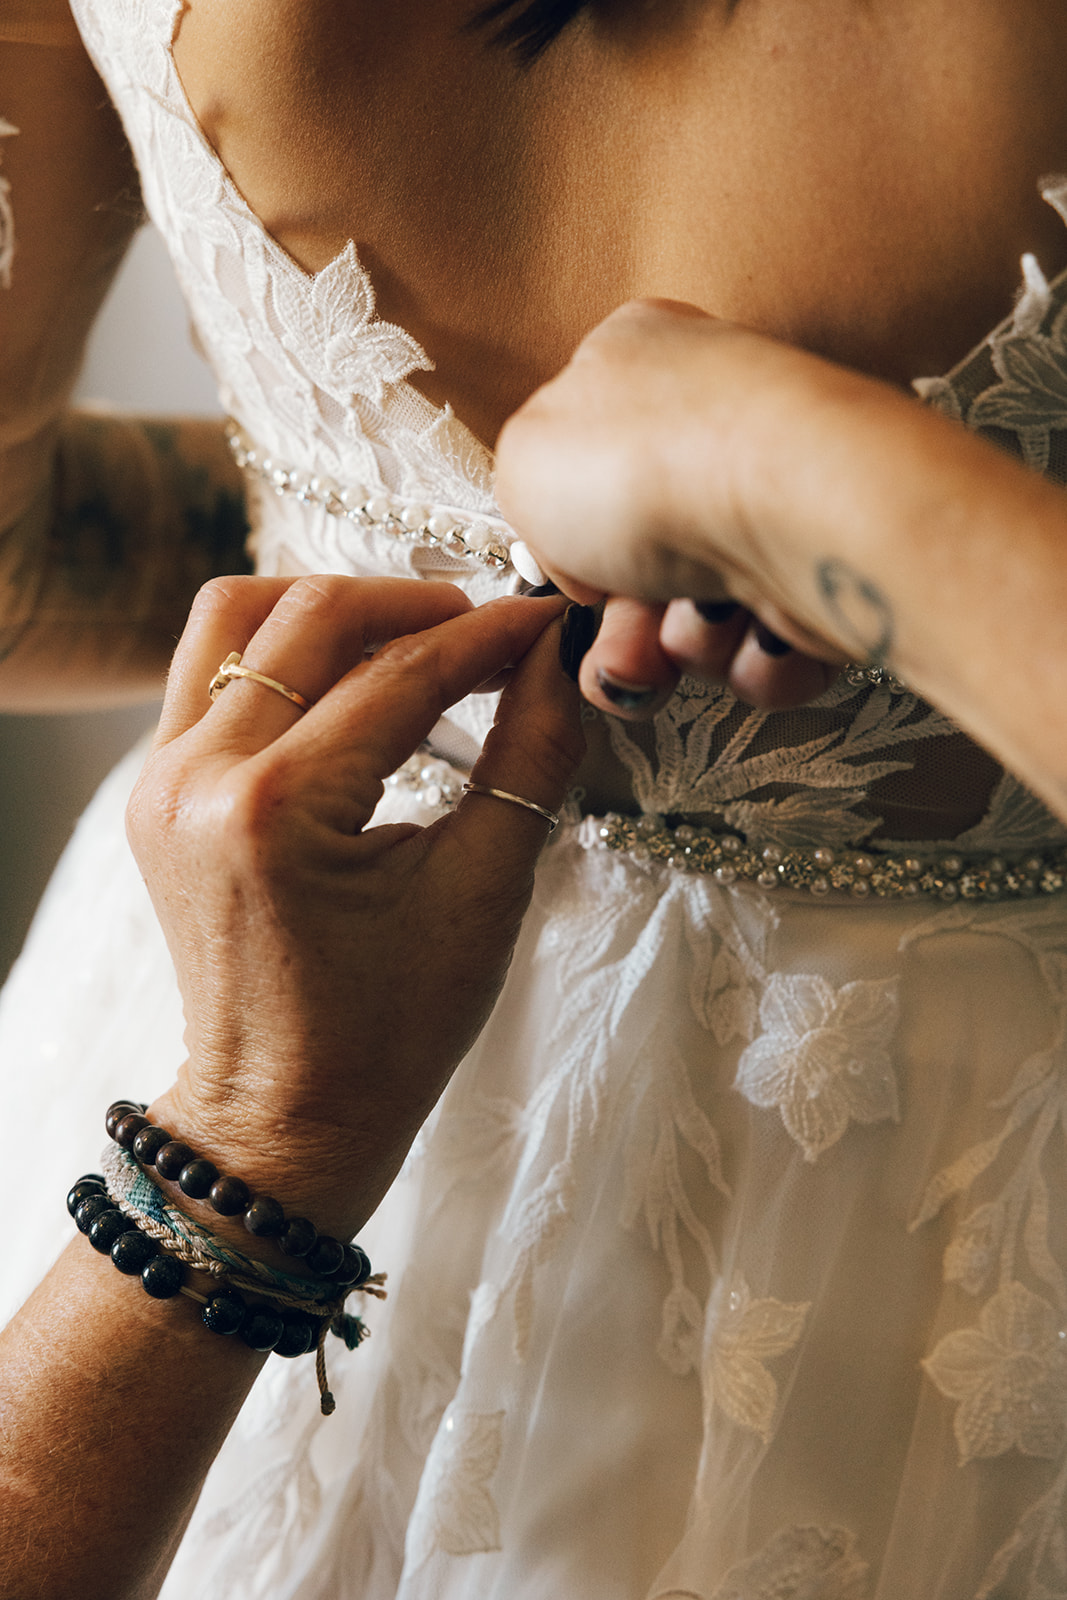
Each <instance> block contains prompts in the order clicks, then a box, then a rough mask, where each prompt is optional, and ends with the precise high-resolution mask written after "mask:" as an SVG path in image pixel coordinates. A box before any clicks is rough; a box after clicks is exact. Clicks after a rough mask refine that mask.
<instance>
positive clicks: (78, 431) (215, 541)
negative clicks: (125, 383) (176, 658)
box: [0, 412, 247, 711]
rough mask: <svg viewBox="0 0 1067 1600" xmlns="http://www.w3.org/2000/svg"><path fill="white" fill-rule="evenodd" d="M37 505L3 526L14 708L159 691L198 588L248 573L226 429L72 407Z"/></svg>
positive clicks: (4, 643)
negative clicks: (219, 578)
mask: <svg viewBox="0 0 1067 1600" xmlns="http://www.w3.org/2000/svg"><path fill="white" fill-rule="evenodd" d="M14 454H15V452H9V455H14ZM0 465H2V463H0ZM27 498H28V503H27V504H25V505H24V506H23V508H22V510H21V512H20V514H19V515H18V516H17V518H16V519H15V520H14V521H13V522H12V523H11V524H10V525H9V526H8V527H7V528H6V529H3V530H0V704H2V706H3V709H5V710H8V711H12V710H17V711H23V710H46V711H47V710H64V709H70V708H74V707H79V706H81V707H86V706H92V705H103V704H109V703H111V704H114V703H118V702H121V701H123V700H132V699H145V698H148V697H151V696H154V695H156V694H158V693H159V692H160V690H161V687H162V679H163V674H164V672H165V670H166V666H167V663H168V662H169V660H170V656H171V654H172V652H173V649H174V645H175V643H176V641H177V638H178V636H179V635H180V633H181V630H182V628H183V626H184V624H185V620H186V617H187V615H188V612H189V607H190V605H191V603H192V600H193V597H194V596H195V594H196V592H197V590H198V589H199V588H200V586H201V585H202V584H203V583H205V582H206V581H207V580H208V579H209V578H211V577H214V576H216V575H218V574H219V573H230V572H240V571H244V570H246V569H247V557H246V554H245V550H244V543H245V537H246V534H247V524H246V519H245V509H244V492H243V484H242V480H241V476H240V473H239V472H238V470H237V468H236V466H235V464H234V462H233V459H232V457H231V454H230V451H229V448H228V445H227V442H226V439H225V436H224V433H223V429H222V425H221V424H220V423H218V422H215V421H199V420H179V419H166V420H158V421H157V420H150V419H145V418H134V417H123V416H119V415H109V414H104V413H95V414H94V413H89V412H74V413H71V414H69V415H68V416H67V417H66V418H65V419H64V421H63V422H62V424H61V426H60V428H59V431H58V438H57V441H56V446H55V454H54V457H53V458H52V465H51V468H50V470H49V471H48V472H47V474H46V475H44V476H43V477H42V478H41V479H40V480H39V482H38V483H37V485H36V487H35V491H34V492H33V494H32V496H28V497H27Z"/></svg>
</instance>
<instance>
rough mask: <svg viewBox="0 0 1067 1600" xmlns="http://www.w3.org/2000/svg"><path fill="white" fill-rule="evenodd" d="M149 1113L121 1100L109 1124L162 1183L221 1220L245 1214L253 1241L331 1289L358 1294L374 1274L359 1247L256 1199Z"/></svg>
mask: <svg viewBox="0 0 1067 1600" xmlns="http://www.w3.org/2000/svg"><path fill="white" fill-rule="evenodd" d="M145 1110H146V1107H145V1106H144V1105H143V1104H141V1103H140V1102H138V1101H135V1100H116V1101H115V1102H114V1104H113V1105H110V1106H109V1107H108V1109H107V1115H106V1117H105V1119H104V1125H105V1127H106V1128H107V1132H108V1137H109V1138H111V1139H114V1141H115V1143H116V1144H118V1145H121V1146H122V1148H123V1149H124V1150H129V1151H131V1152H132V1154H133V1155H134V1156H136V1158H137V1160H138V1161H139V1162H140V1163H141V1164H142V1166H146V1167H155V1170H156V1171H157V1172H158V1173H159V1175H160V1177H161V1178H165V1179H167V1180H168V1181H171V1182H176V1183H177V1185H178V1187H179V1188H180V1189H181V1191H182V1193H183V1194H184V1195H186V1196H188V1198H189V1199H190V1200H207V1201H208V1202H209V1203H210V1205H211V1206H212V1208H213V1209H214V1210H215V1211H216V1212H217V1213H218V1215H219V1216H221V1217H235V1216H237V1215H238V1214H243V1221H244V1225H245V1227H246V1228H247V1229H248V1231H249V1233H250V1234H252V1235H253V1237H255V1238H257V1239H273V1240H274V1242H275V1243H276V1244H277V1246H278V1248H279V1250H281V1252H282V1254H283V1255H287V1256H292V1257H296V1258H300V1259H302V1260H303V1262H304V1264H305V1266H307V1267H308V1269H309V1270H310V1271H311V1272H313V1273H314V1274H315V1276H316V1277H318V1278H326V1279H328V1280H329V1282H330V1285H331V1286H334V1285H336V1286H337V1288H339V1289H340V1288H346V1289H347V1288H351V1289H358V1288H359V1287H360V1285H361V1284H365V1283H366V1282H367V1280H368V1279H369V1278H370V1276H371V1273H372V1271H373V1268H372V1267H371V1263H370V1259H369V1257H368V1256H367V1254H366V1251H364V1250H361V1249H360V1247H359V1245H357V1244H352V1243H351V1242H349V1243H342V1241H341V1240H340V1239H335V1238H333V1236H332V1235H331V1234H328V1233H319V1231H318V1229H317V1228H316V1227H315V1224H314V1223H313V1222H311V1221H309V1220H308V1218H307V1217H288V1218H287V1217H286V1215H285V1211H284V1210H283V1208H282V1206H281V1204H280V1203H279V1202H278V1201H277V1200H275V1199H274V1198H273V1196H271V1195H253V1193H252V1191H251V1190H250V1189H249V1187H248V1185H247V1184H246V1183H245V1182H244V1180H243V1179H242V1178H235V1177H233V1176H230V1175H226V1174H221V1173H220V1172H219V1169H218V1168H217V1167H216V1166H215V1164H214V1163H213V1162H211V1161H207V1160H205V1159H204V1158H203V1157H202V1156H197V1155H196V1153H195V1151H193V1150H192V1149H191V1148H190V1146H189V1145H187V1144H185V1143H183V1142H182V1141H181V1140H178V1139H173V1138H172V1137H171V1135H170V1134H169V1133H168V1132H167V1130H166V1129H165V1128H160V1127H158V1126H157V1125H156V1124H155V1123H152V1122H149V1120H148V1118H147V1117H146V1116H145V1114H144V1113H145Z"/></svg>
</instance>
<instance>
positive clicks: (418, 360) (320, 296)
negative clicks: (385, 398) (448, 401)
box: [273, 240, 430, 403]
mask: <svg viewBox="0 0 1067 1600" xmlns="http://www.w3.org/2000/svg"><path fill="white" fill-rule="evenodd" d="M273 289H274V295H275V304H276V306H277V309H278V314H279V316H280V318H281V320H282V323H283V325H284V327H285V330H286V334H287V339H286V343H287V345H288V347H289V348H290V349H293V350H299V351H300V352H301V359H302V361H303V364H304V365H305V367H306V368H307V370H308V374H309V376H310V377H311V379H312V381H313V382H315V383H317V384H318V385H319V386H320V387H321V388H322V389H324V390H325V391H326V392H328V393H329V392H333V393H335V394H340V393H351V394H360V395H366V396H367V397H368V398H369V399H371V400H374V401H375V402H376V403H380V402H381V398H382V391H383V389H384V386H385V385H386V384H388V383H399V382H400V380H401V378H406V377H407V375H408V373H409V372H412V371H414V369H415V368H417V367H421V368H424V369H425V368H427V367H429V366H430V362H429V360H428V359H427V357H426V355H425V354H424V352H423V351H422V350H421V349H420V347H419V345H418V344H416V342H415V340H414V339H413V338H412V337H411V335H410V334H408V333H405V332H404V330H403V328H397V327H395V326H394V325H393V324H392V323H390V322H378V321H377V320H376V318H375V315H374V291H373V289H372V288H371V285H370V279H369V278H368V277H367V274H366V273H365V272H364V271H363V268H362V267H361V266H360V263H359V259H358V257H357V256H356V247H355V245H354V244H353V243H352V242H351V240H350V241H349V242H348V244H347V245H346V246H345V248H344V249H343V250H342V251H341V252H340V254H339V255H337V256H335V257H334V259H333V260H332V261H331V262H330V263H329V265H328V266H326V267H324V268H323V270H322V271H321V272H319V273H316V275H315V276H314V278H308V277H307V276H305V275H304V274H302V273H297V272H289V273H286V272H279V273H278V274H277V276H276V278H275V280H274V284H273Z"/></svg>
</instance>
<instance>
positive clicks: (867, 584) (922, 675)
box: [746, 373, 1067, 815]
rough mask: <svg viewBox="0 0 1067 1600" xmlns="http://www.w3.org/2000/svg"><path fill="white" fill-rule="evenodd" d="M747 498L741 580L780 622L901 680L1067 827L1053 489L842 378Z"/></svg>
mask: <svg viewBox="0 0 1067 1600" xmlns="http://www.w3.org/2000/svg"><path fill="white" fill-rule="evenodd" d="M806 430H810V437H809V438H808V439H807V440H805V432H806ZM746 499H747V500H748V501H749V502H750V511H751V516H750V519H749V526H750V528H751V530H752V539H753V544H754V555H753V557H752V572H751V576H750V578H749V580H748V581H750V582H752V583H753V584H754V585H758V583H759V577H758V573H759V570H760V568H763V570H765V571H766V572H768V573H772V574H774V580H773V584H772V586H771V590H770V592H771V596H772V598H773V600H774V601H775V603H776V604H779V605H781V607H782V609H783V611H784V612H786V613H788V614H791V615H792V616H794V617H795V618H796V619H797V620H798V621H799V622H801V623H802V624H804V625H805V626H807V627H809V628H810V629H811V630H812V632H813V633H815V634H816V635H819V636H822V637H823V638H826V639H827V640H829V641H830V642H831V643H832V644H834V645H835V646H837V647H838V648H839V649H841V650H843V651H844V652H845V653H847V654H848V655H850V656H852V657H854V658H856V659H859V660H862V661H867V662H871V663H874V664H878V665H883V666H886V667H888V668H889V669H890V670H892V671H893V672H895V673H896V674H898V675H899V676H900V677H901V678H902V679H903V680H904V681H905V682H906V683H908V684H909V685H910V686H912V687H913V688H915V689H916V690H917V691H918V692H919V693H921V694H923V695H924V696H925V697H926V698H927V699H929V700H931V701H932V702H933V703H935V704H936V705H938V706H940V707H941V708H942V709H943V710H944V711H946V712H947V713H948V714H949V715H950V716H952V717H953V718H954V719H955V720H956V721H958V722H959V723H960V724H961V726H962V727H964V728H965V729H966V730H967V731H968V732H969V733H971V734H972V735H973V736H974V737H975V738H976V739H978V740H979V741H980V742H981V743H983V744H984V745H986V746H987V748H989V749H990V750H991V751H992V752H993V753H994V754H995V755H996V756H997V757H998V758H999V759H1000V760H1001V761H1002V762H1003V763H1004V764H1005V765H1006V766H1008V767H1009V768H1011V769H1012V770H1013V771H1015V772H1016V773H1018V775H1019V776H1020V777H1022V778H1023V779H1024V781H1025V782H1027V783H1028V784H1029V785H1030V786H1031V787H1032V788H1034V789H1035V790H1036V791H1037V792H1038V793H1040V794H1041V795H1042V796H1043V798H1044V799H1045V800H1046V801H1047V803H1048V804H1050V805H1051V806H1052V807H1053V808H1054V809H1055V810H1056V811H1058V812H1059V813H1060V814H1061V815H1067V692H1065V691H1064V687H1063V682H1064V674H1065V669H1067V496H1065V495H1064V492H1063V490H1061V489H1060V488H1058V487H1057V486H1055V485H1053V484H1050V483H1048V482H1047V481H1046V480H1044V479H1042V478H1040V477H1039V476H1038V475H1037V474H1035V473H1033V472H1031V471H1030V470H1028V469H1026V468H1024V467H1023V466H1021V465H1020V464H1019V463H1018V462H1016V461H1014V460H1013V459H1012V458H1011V457H1009V456H1007V455H1006V454H1004V453H1003V452H1001V451H1000V450H999V449H996V448H995V447H994V446H992V445H990V444H988V443H986V442H985V441H983V440H981V439H979V438H976V437H975V436H974V435H973V434H970V433H968V432H967V431H966V430H965V429H963V428H961V427H960V426H959V425H958V424H954V423H951V422H948V421H945V420H943V419H942V418H940V417H938V416H936V415H933V414H931V413H930V412H928V411H926V410H924V409H921V408H920V407H919V406H918V405H917V404H916V403H915V402H914V401H912V400H910V399H909V398H907V397H905V396H903V395H898V394H897V393H895V392H894V391H892V390H890V389H887V388H886V387H884V386H883V385H879V384H874V383H872V382H870V381H869V380H867V379H863V378H859V377H854V376H853V375H851V374H847V373H841V374H835V375H834V377H833V380H832V381H831V382H827V383H826V384H824V385H823V386H822V387H821V389H820V392H819V393H818V394H817V395H815V394H813V396H812V399H811V403H810V408H809V413H808V416H807V418H806V420H805V421H804V422H803V423H802V424H801V425H800V426H799V427H798V429H797V430H796V435H795V439H794V441H793V442H792V443H791V444H787V445H786V446H785V448H783V449H781V450H780V451H779V452H778V453H777V454H776V455H775V456H774V457H773V458H771V459H769V460H766V459H765V460H764V462H763V464H762V466H761V468H760V470H759V472H758V474H755V473H754V474H753V475H752V479H751V490H750V492H749V493H748V494H747V495H746ZM764 593H765V594H766V593H767V590H764ZM753 597H754V598H755V591H754V593H753Z"/></svg>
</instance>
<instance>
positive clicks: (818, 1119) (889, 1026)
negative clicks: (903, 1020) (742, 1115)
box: [734, 972, 900, 1161]
mask: <svg viewBox="0 0 1067 1600" xmlns="http://www.w3.org/2000/svg"><path fill="white" fill-rule="evenodd" d="M760 1021H761V1023H762V1024H763V1032H762V1033H761V1034H760V1035H759V1037H758V1038H757V1039H755V1040H754V1041H753V1043H752V1044H750V1045H749V1046H748V1047H747V1049H746V1050H745V1051H744V1052H743V1053H742V1055H741V1059H740V1061H739V1062H738V1064H737V1077H736V1079H735V1083H734V1087H735V1088H737V1089H740V1091H741V1093H742V1094H743V1095H744V1096H745V1098H746V1100H750V1101H751V1102H752V1104H753V1105H756V1106H763V1107H766V1108H768V1109H769V1108H771V1107H775V1108H776V1109H777V1110H778V1111H779V1112H780V1113H781V1117H782V1121H783V1122H784V1123H785V1126H786V1128H787V1129H788V1131H789V1133H790V1134H791V1135H792V1137H793V1138H794V1139H795V1140H796V1142H797V1144H798V1145H799V1146H800V1148H801V1149H802V1150H803V1152H804V1159H805V1161H816V1160H817V1159H818V1158H819V1156H820V1155H822V1153H823V1151H825V1150H828V1149H829V1148H830V1146H831V1145H834V1144H836V1143H837V1141H838V1139H840V1137H841V1135H842V1134H843V1133H844V1131H845V1129H846V1128H847V1127H848V1124H849V1121H850V1119H851V1120H854V1121H856V1122H865V1123H871V1122H884V1121H886V1120H891V1121H894V1122H895V1121H897V1120H899V1116H900V1111H899V1106H898V1100H897V1084H896V1078H895V1076H894V1073H893V1065H892V1061H891V1059H890V1055H889V1045H890V1042H891V1040H892V1037H893V1033H894V1030H895V1028H896V1023H897V985H896V979H894V978H885V979H860V980H858V981H856V982H855V983H846V984H845V985H844V986H843V987H842V988H840V989H835V988H834V987H833V986H832V985H831V984H829V983H827V982H826V979H825V978H821V977H818V976H814V975H813V976H808V975H805V974H803V973H801V974H795V975H794V974H790V973H782V972H776V973H772V975H771V977H770V978H769V980H768V982H767V987H766V989H765V990H764V993H763V999H762V1000H761V1002H760Z"/></svg>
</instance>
